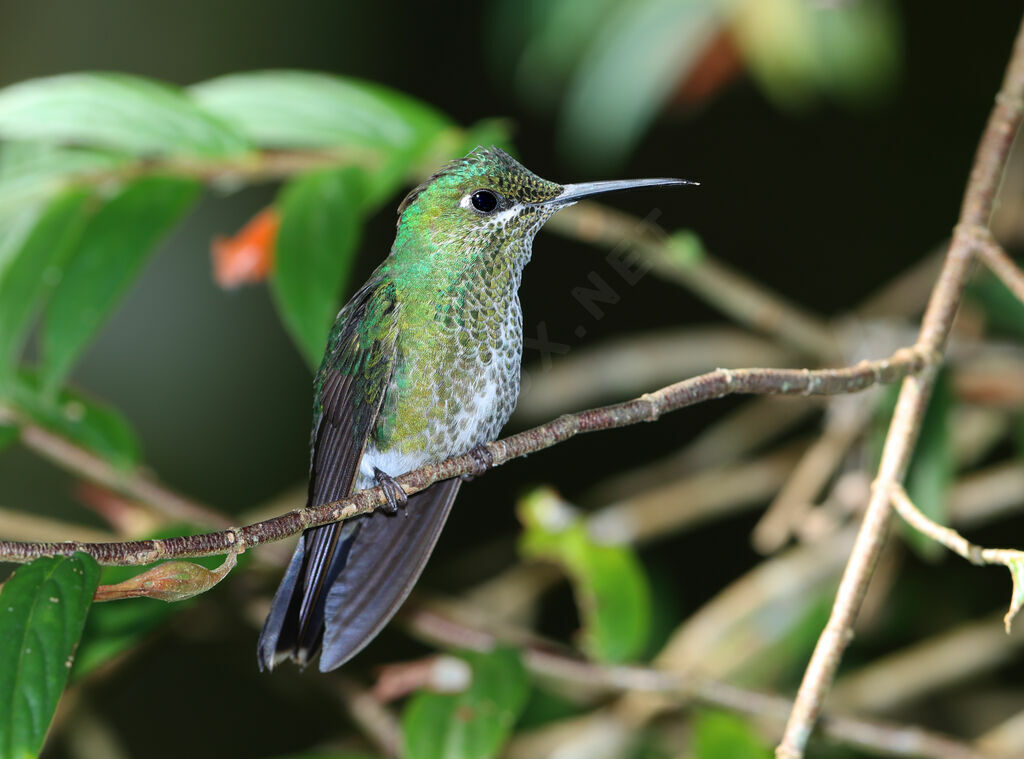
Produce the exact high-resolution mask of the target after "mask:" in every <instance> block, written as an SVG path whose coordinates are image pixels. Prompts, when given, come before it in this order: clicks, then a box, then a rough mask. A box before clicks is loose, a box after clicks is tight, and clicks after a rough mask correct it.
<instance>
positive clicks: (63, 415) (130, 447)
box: [6, 369, 139, 469]
mask: <svg viewBox="0 0 1024 759" xmlns="http://www.w3.org/2000/svg"><path fill="white" fill-rule="evenodd" d="M6 392H7V394H8V396H9V399H10V402H11V403H12V404H13V405H14V406H15V407H16V408H17V409H18V410H19V411H20V412H21V413H23V414H25V415H26V416H27V417H29V418H30V419H31V420H32V421H33V422H35V423H36V424H38V425H39V426H40V427H45V428H47V429H49V430H52V431H54V432H56V433H58V434H59V435H62V436H64V437H66V438H68V439H69V440H72V441H73V442H75V443H77V444H79V445H81V446H82V447H83V448H87V449H88V450H90V451H92V452H93V453H95V454H97V455H98V456H101V457H103V458H104V459H106V460H107V461H109V462H110V463H111V464H113V465H114V466H115V467H117V468H119V469H130V468H131V467H133V466H135V465H136V464H138V462H139V442H138V439H137V438H136V437H135V433H134V432H133V431H132V428H131V425H129V424H128V422H127V421H125V419H124V418H123V417H122V416H121V415H120V414H118V413H117V412H116V411H114V410H113V409H111V408H109V407H107V406H104V405H103V404H101V403H98V402H97V401H94V400H92V399H91V398H89V397H87V396H84V395H82V394H80V393H77V392H75V391H73V390H69V389H64V390H61V391H60V392H58V393H57V395H56V396H55V397H50V396H48V395H44V394H43V392H42V387H41V384H40V381H39V379H38V378H37V377H36V375H35V373H34V372H32V371H29V370H25V369H23V370H21V371H19V372H18V374H17V375H16V376H15V377H14V378H13V381H12V382H11V384H9V385H8V386H7V388H6Z"/></svg>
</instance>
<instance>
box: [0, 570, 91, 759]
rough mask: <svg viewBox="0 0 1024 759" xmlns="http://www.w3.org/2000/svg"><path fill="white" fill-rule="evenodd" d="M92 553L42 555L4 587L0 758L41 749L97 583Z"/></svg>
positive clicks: (19, 758)
mask: <svg viewBox="0 0 1024 759" xmlns="http://www.w3.org/2000/svg"><path fill="white" fill-rule="evenodd" d="M99 575H100V572H99V567H98V566H97V564H96V562H95V561H93V560H92V559H91V558H90V557H89V556H87V555H85V554H82V553H76V554H75V555H74V556H70V557H65V556H62V557H56V558H46V559H38V560H36V561H34V562H32V563H31V564H27V565H25V566H23V567H19V568H18V570H17V571H16V572H15V573H14V575H13V576H12V577H11V578H10V579H9V580H8V581H7V582H6V583H4V586H3V591H2V592H0V758H2V759H27V758H28V757H34V756H36V755H37V754H38V753H39V749H40V747H41V746H42V744H43V739H44V738H45V737H46V730H47V728H48V727H49V725H50V720H51V718H52V717H53V712H54V710H55V709H56V708H57V702H58V700H59V699H60V694H61V691H63V690H64V684H65V683H66V682H67V679H68V673H69V672H70V671H71V665H72V663H73V661H74V656H75V648H76V647H77V645H78V639H79V637H80V636H81V634H82V628H83V626H84V625H85V617H86V614H87V613H88V611H89V605H90V604H91V603H92V596H93V593H94V592H95V591H96V586H97V584H98V581H99Z"/></svg>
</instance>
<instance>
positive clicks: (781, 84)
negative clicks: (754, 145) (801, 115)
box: [490, 0, 900, 170]
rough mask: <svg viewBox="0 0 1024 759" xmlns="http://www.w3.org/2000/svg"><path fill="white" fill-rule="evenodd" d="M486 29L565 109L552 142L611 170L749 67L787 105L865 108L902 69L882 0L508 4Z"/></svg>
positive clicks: (530, 95) (497, 55)
mask: <svg viewBox="0 0 1024 759" xmlns="http://www.w3.org/2000/svg"><path fill="white" fill-rule="evenodd" d="M490 36H491V43H492V51H493V55H492V59H493V63H494V65H495V67H496V68H498V69H499V70H501V71H502V72H503V73H505V72H508V73H509V74H510V75H511V77H512V79H513V81H514V82H515V85H516V89H517V91H518V92H519V93H520V94H521V96H522V97H523V98H524V99H525V100H526V101H527V102H529V103H532V104H533V105H535V106H537V107H541V108H546V109H558V110H559V111H560V122H561V131H560V134H559V145H560V147H561V148H562V150H563V151H564V153H565V155H566V156H567V157H569V158H570V159H572V160H573V161H574V163H575V164H576V165H577V166H578V167H579V168H582V169H586V170H594V169H597V170H605V169H611V168H614V167H616V166H618V165H619V164H621V163H622V161H623V160H624V159H625V158H626V156H627V155H628V154H629V152H630V151H631V150H632V149H633V148H634V147H635V146H636V145H637V143H638V142H639V141H640V139H641V138H642V137H643V135H644V133H645V131H646V130H647V129H648V128H649V126H650V125H651V123H652V122H653V121H654V119H655V118H656V117H657V116H658V114H659V113H660V112H661V111H662V110H663V109H664V108H665V107H666V106H668V105H670V104H671V103H673V101H677V102H684V103H685V102H691V103H693V102H700V101H701V100H703V99H706V98H707V97H709V96H710V95H712V94H714V93H715V92H716V91H717V90H718V89H720V88H721V87H722V86H724V85H725V84H727V83H728V82H729V80H731V79H732V78H733V77H734V76H735V75H736V74H737V73H739V72H740V71H741V70H742V69H744V68H745V69H746V70H748V71H749V72H750V74H751V76H752V77H753V79H754V81H755V82H756V83H757V84H758V85H759V87H760V88H761V90H762V92H763V93H764V95H765V97H767V98H768V99H770V100H771V101H772V102H773V103H775V104H776V105H778V106H779V107H782V108H794V107H805V106H807V105H808V104H810V103H811V102H813V101H814V100H817V99H820V98H823V97H824V98H829V99H831V100H834V101H835V102H838V103H842V104H846V105H851V106H859V105H864V104H869V103H872V102H874V101H876V100H878V99H879V98H880V97H883V96H885V95H887V94H888V93H889V92H890V91H891V90H892V85H893V83H894V81H895V79H896V77H897V75H898V71H899V65H900V37H899V26H898V20H897V12H896V8H895V5H894V4H893V3H892V2H890V1H889V0H864V1H863V2H837V3H824V2H816V0H639V1H638V0H599V1H598V2H591V1H590V0H533V2H528V3H523V2H520V1H519V0H503V2H500V3H498V4H496V7H495V8H494V9H493V12H492V18H491V24H490ZM510 69H511V71H509V70H510Z"/></svg>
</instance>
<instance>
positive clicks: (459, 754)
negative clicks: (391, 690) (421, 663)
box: [402, 648, 529, 759]
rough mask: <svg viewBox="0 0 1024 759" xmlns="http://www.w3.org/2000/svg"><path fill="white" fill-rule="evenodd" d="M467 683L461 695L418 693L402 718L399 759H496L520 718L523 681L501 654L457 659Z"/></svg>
mask: <svg viewBox="0 0 1024 759" xmlns="http://www.w3.org/2000/svg"><path fill="white" fill-rule="evenodd" d="M460 656H462V658H464V659H465V660H466V661H467V662H468V663H469V665H470V667H471V669H472V673H473V679H472V682H471V683H470V685H469V687H468V688H467V689H466V690H464V691H463V692H462V693H456V694H442V693H431V692H428V691H420V692H419V693H417V694H416V695H415V696H413V697H412V698H411V699H410V700H409V703H408V704H406V707H405V710H404V712H403V713H402V757H403V759H487V758H488V757H492V756H497V755H498V752H499V751H500V750H501V747H502V746H503V745H504V743H505V741H506V740H507V739H508V736H509V734H510V732H511V730H512V726H513V724H515V721H516V718H517V717H518V716H519V714H520V713H521V712H522V710H523V707H524V706H525V704H526V698H527V695H528V693H529V681H528V679H527V676H526V670H525V669H524V668H523V664H522V662H521V661H520V660H519V655H518V654H517V653H516V652H515V651H513V650H511V649H507V648H499V649H496V650H494V651H492V652H490V653H476V652H465V653H462V654H460Z"/></svg>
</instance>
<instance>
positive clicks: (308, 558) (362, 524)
mask: <svg viewBox="0 0 1024 759" xmlns="http://www.w3.org/2000/svg"><path fill="white" fill-rule="evenodd" d="M460 484H461V480H458V479H454V480H446V481H444V482H439V483H437V484H435V485H432V486H431V487H429V488H427V489H426V490H424V491H422V492H420V493H417V494H415V495H412V496H409V502H408V504H407V505H406V506H405V508H404V509H403V510H402V511H401V512H399V513H398V514H396V515H394V516H390V515H387V514H383V513H380V512H376V513H374V514H370V515H367V516H363V517H357V518H356V519H350V520H348V521H346V522H342V523H340V524H336V525H327V526H325V527H317V528H314V529H312V530H307V531H306V532H305V533H303V535H302V538H301V539H300V541H299V545H298V547H297V548H296V549H295V555H294V556H292V560H291V563H290V564H289V565H288V571H287V572H286V573H285V576H284V579H283V580H282V581H281V585H280V587H279V588H278V589H277V593H276V594H275V595H274V600H273V602H272V604H271V609H270V614H269V615H267V621H266V622H265V623H264V626H263V632H262V633H261V634H260V641H259V649H258V659H259V664H260V669H272V668H273V667H274V665H275V664H276V663H277V662H279V661H281V660H282V659H286V658H290V659H292V660H294V661H296V662H297V663H299V664H301V665H305V664H306V663H307V662H308V661H309V660H310V659H311V658H312V656H313V655H314V654H315V653H316V650H317V648H318V647H319V646H320V644H321V642H322V643H323V653H322V654H321V655H320V671H322V672H327V671H329V670H332V669H335V668H337V667H339V666H341V665H342V664H344V663H345V662H346V661H348V660H349V659H351V658H352V657H353V656H355V655H356V654H357V653H359V651H361V650H362V649H363V647H364V646H366V645H367V644H368V643H369V642H370V641H371V640H373V638H374V637H375V636H376V635H377V633H378V632H380V630H381V628H383V627H384V625H386V624H387V623H388V621H389V620H390V619H391V618H392V617H393V616H394V615H395V612H396V611H398V609H399V607H400V606H401V605H402V602H403V601H404V600H405V599H406V597H407V596H408V595H409V592H410V591H411V590H412V587H413V585H415V584H416V580H417V579H419V576H420V574H421V573H422V572H423V567H424V566H425V565H426V563H427V559H428V558H429V557H430V554H431V552H432V551H433V550H434V545H435V544H436V543H437V538H438V535H440V533H441V528H442V527H444V523H445V521H446V520H447V518H448V512H449V511H450V510H451V505H452V502H453V501H454V500H455V495H456V494H457V493H458V491H459V485H460ZM332 531H337V532H332ZM336 536H337V538H336ZM307 547H308V549H309V554H308V555H307ZM310 562H314V563H320V562H329V566H328V567H327V569H326V571H324V572H323V573H322V578H323V581H322V583H321V584H320V585H319V588H318V589H317V591H318V592H315V594H311V593H310V592H309V589H307V588H306V587H305V584H306V583H305V580H306V578H308V577H309V576H310V572H309V571H308V569H309V564H310ZM316 574H320V573H316ZM324 591H326V592H324ZM314 596H315V600H314V601H313V602H312V603H311V602H310V598H311V597H314Z"/></svg>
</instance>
